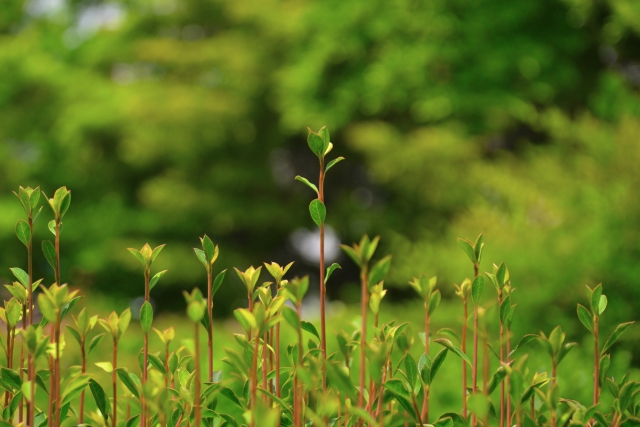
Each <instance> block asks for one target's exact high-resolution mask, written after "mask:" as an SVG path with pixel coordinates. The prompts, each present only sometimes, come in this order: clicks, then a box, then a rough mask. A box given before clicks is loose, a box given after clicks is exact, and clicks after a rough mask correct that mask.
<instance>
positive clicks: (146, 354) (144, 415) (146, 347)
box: [140, 266, 151, 427]
mask: <svg viewBox="0 0 640 427" xmlns="http://www.w3.org/2000/svg"><path fill="white" fill-rule="evenodd" d="M150 275H151V268H150V267H149V266H146V267H145V269H144V300H145V302H149V294H150V289H149V280H150V279H149V276H150ZM142 352H143V362H142V363H143V365H144V366H143V368H142V389H143V390H144V386H145V384H146V383H147V371H148V369H147V367H148V365H149V332H145V333H144V343H143V350H142ZM140 400H141V402H140V403H141V406H142V407H141V411H140V412H141V413H140V426H141V427H146V425H147V404H146V402H145V398H144V393H143V396H142V399H140Z"/></svg>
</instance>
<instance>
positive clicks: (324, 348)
mask: <svg viewBox="0 0 640 427" xmlns="http://www.w3.org/2000/svg"><path fill="white" fill-rule="evenodd" d="M318 200H320V201H321V202H322V203H323V204H324V158H322V157H321V158H320V177H319V179H318ZM324 274H325V270H324V222H323V223H322V224H320V349H321V350H322V359H324V360H326V359H327V332H326V327H325V299H326V293H327V290H326V287H325V283H324ZM325 369H326V368H325V365H324V363H323V364H322V391H323V393H326V391H327V375H326V371H325Z"/></svg>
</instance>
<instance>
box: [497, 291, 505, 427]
mask: <svg viewBox="0 0 640 427" xmlns="http://www.w3.org/2000/svg"><path fill="white" fill-rule="evenodd" d="M501 305H502V290H500V291H499V292H498V309H499V308H500V306H501ZM499 311H500V310H499ZM503 363H504V324H503V323H502V319H500V366H502V365H503ZM504 386H505V382H504V381H501V382H500V427H504V415H505V408H504Z"/></svg>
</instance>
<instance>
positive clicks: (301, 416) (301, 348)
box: [296, 301, 304, 427]
mask: <svg viewBox="0 0 640 427" xmlns="http://www.w3.org/2000/svg"><path fill="white" fill-rule="evenodd" d="M296 309H297V311H298V318H299V319H302V301H298V303H297V304H296ZM298 346H299V350H298V366H297V367H296V379H297V377H298V373H297V369H298V368H300V367H301V366H302V353H303V352H304V344H303V343H302V328H300V327H298ZM296 385H297V387H298V393H297V396H298V424H297V426H298V427H302V425H303V424H304V414H303V410H302V408H303V404H304V399H303V397H302V384H301V383H300V382H298V381H297V382H296Z"/></svg>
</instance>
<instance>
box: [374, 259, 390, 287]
mask: <svg viewBox="0 0 640 427" xmlns="http://www.w3.org/2000/svg"><path fill="white" fill-rule="evenodd" d="M390 267H391V255H387V256H386V257H384V258H382V259H381V260H380V261H378V262H377V263H375V264H374V266H373V267H371V271H370V272H369V286H372V285H377V284H378V283H380V282H381V281H382V279H384V276H386V274H387V273H388V272H389V268H390Z"/></svg>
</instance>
